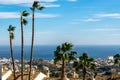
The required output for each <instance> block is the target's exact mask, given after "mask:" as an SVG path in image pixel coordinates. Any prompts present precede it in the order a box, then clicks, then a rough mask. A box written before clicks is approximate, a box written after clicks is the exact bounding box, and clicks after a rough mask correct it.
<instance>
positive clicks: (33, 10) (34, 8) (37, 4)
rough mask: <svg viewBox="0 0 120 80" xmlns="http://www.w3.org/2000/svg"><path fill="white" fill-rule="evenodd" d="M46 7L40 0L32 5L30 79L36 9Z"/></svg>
mask: <svg viewBox="0 0 120 80" xmlns="http://www.w3.org/2000/svg"><path fill="white" fill-rule="evenodd" d="M43 8H44V7H43V6H41V5H40V3H39V1H34V2H33V5H32V7H31V8H30V9H31V10H32V42H31V52H30V71H29V80H30V76H31V66H32V57H33V45H34V14H35V10H36V9H38V10H42V9H43Z"/></svg>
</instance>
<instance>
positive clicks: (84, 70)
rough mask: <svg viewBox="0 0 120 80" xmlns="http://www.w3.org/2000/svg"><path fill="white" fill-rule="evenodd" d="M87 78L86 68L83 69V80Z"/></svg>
mask: <svg viewBox="0 0 120 80" xmlns="http://www.w3.org/2000/svg"><path fill="white" fill-rule="evenodd" d="M85 76H86V68H85V67H84V68H83V80H85Z"/></svg>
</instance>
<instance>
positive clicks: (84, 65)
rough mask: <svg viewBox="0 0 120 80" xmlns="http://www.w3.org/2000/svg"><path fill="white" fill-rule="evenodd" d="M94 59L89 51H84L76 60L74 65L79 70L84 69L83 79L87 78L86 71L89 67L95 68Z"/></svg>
mask: <svg viewBox="0 0 120 80" xmlns="http://www.w3.org/2000/svg"><path fill="white" fill-rule="evenodd" d="M93 61H94V59H93V58H89V56H88V55H87V53H83V54H82V56H80V57H79V60H77V61H75V62H74V64H73V67H75V68H76V70H77V71H78V70H79V69H82V70H83V80H85V76H86V71H87V69H88V68H92V69H95V67H96V65H95V64H94V63H93Z"/></svg>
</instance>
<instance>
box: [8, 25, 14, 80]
mask: <svg viewBox="0 0 120 80" xmlns="http://www.w3.org/2000/svg"><path fill="white" fill-rule="evenodd" d="M14 30H15V27H14V26H12V25H9V28H8V31H9V38H10V52H11V58H12V65H13V74H14V80H16V75H15V64H14V53H13V48H12V40H13V39H14V33H13V32H14Z"/></svg>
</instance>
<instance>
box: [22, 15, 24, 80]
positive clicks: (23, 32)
mask: <svg viewBox="0 0 120 80" xmlns="http://www.w3.org/2000/svg"><path fill="white" fill-rule="evenodd" d="M23 34H24V31H23V24H22V15H21V80H23V66H24V62H23V61H24V35H23Z"/></svg>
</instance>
